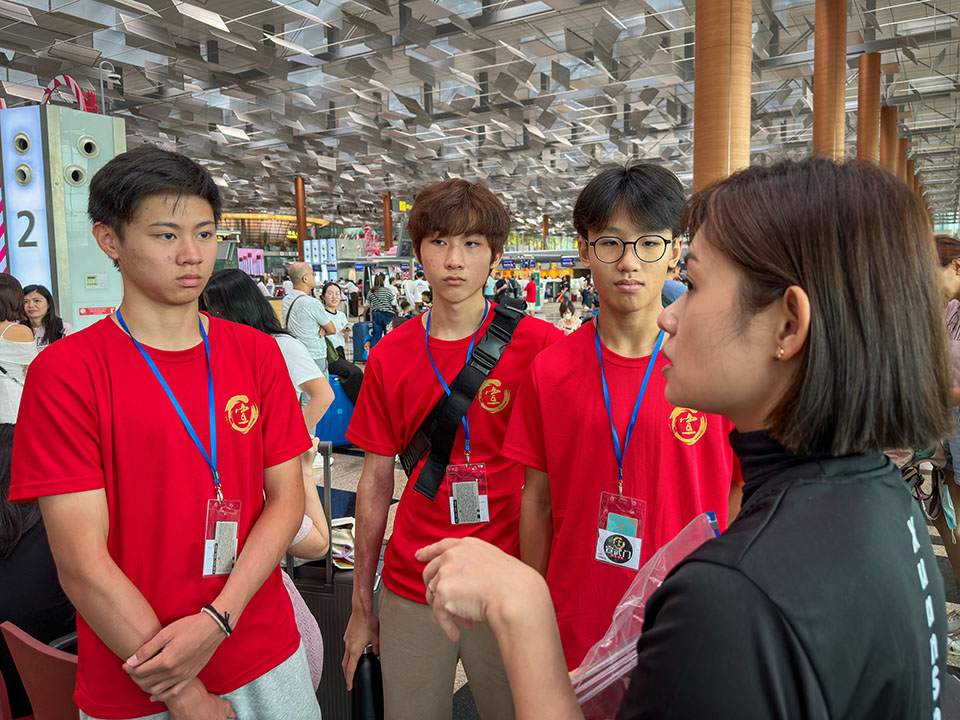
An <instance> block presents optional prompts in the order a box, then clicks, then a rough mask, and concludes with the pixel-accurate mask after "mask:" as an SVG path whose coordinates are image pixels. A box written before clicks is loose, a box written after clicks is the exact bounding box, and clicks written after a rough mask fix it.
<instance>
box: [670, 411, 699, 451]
mask: <svg viewBox="0 0 960 720" xmlns="http://www.w3.org/2000/svg"><path fill="white" fill-rule="evenodd" d="M670 429H671V430H673V434H674V436H676V438H677V440H679V441H680V442H682V443H686V444H687V445H695V444H696V443H697V441H698V440H699V439H700V438H702V437H703V434H704V433H705V432H706V431H707V416H706V415H704V414H703V413H702V412H699V411H697V410H690V409H688V408H681V407H678V408H674V409H673V412H672V413H670Z"/></svg>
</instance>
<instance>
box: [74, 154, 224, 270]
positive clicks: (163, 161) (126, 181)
mask: <svg viewBox="0 0 960 720" xmlns="http://www.w3.org/2000/svg"><path fill="white" fill-rule="evenodd" d="M167 193H170V194H175V195H176V196H177V198H178V199H179V198H180V197H182V196H183V195H196V196H197V197H200V198H203V199H204V200H206V201H207V202H208V203H210V208H211V209H212V210H213V219H214V220H215V221H216V222H217V223H219V222H220V216H221V214H222V213H223V200H222V199H221V197H220V189H219V188H218V187H217V184H216V183H215V182H214V181H213V177H212V176H211V175H210V173H209V172H208V171H207V169H206V168H204V167H203V166H202V165H199V164H198V163H196V162H194V161H193V160H191V159H190V158H188V157H187V156H186V155H181V154H180V153H175V152H170V151H169V150H163V149H161V148H158V147H157V146H155V145H141V146H140V147H138V148H135V149H133V150H128V151H127V152H125V153H121V154H120V155H117V156H116V157H115V158H113V159H112V160H111V161H110V162H108V163H107V164H106V165H104V166H103V167H102V168H100V169H99V170H98V171H97V173H96V175H94V176H93V179H92V180H91V181H90V199H89V200H88V201H87V215H89V216H90V220H92V221H93V222H94V223H103V224H104V225H106V226H108V227H109V228H110V229H112V230H113V231H114V232H115V233H116V234H117V237H118V239H119V240H121V241H122V240H123V226H124V225H126V224H127V223H129V222H130V221H131V220H133V217H134V215H136V214H137V210H139V209H140V204H141V203H142V202H143V201H144V199H146V198H147V197H149V196H151V195H157V194H167ZM114 265H116V262H114Z"/></svg>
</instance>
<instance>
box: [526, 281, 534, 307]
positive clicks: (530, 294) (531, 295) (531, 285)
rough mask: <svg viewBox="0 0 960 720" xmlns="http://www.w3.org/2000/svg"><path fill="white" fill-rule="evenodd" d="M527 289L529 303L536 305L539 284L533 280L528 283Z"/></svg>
mask: <svg viewBox="0 0 960 720" xmlns="http://www.w3.org/2000/svg"><path fill="white" fill-rule="evenodd" d="M525 289H526V291H527V302H528V303H535V302H536V301H537V284H536V283H535V282H534V281H533V280H531V281H530V282H528V283H527V287H526V288H525Z"/></svg>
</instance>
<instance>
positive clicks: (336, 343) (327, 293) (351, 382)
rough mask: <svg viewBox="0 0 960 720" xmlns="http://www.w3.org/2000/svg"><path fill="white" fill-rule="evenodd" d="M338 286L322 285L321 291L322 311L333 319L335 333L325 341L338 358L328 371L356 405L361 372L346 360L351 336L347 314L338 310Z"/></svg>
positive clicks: (332, 284) (361, 378)
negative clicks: (333, 349) (327, 341)
mask: <svg viewBox="0 0 960 720" xmlns="http://www.w3.org/2000/svg"><path fill="white" fill-rule="evenodd" d="M341 297H342V296H341V291H340V286H339V285H337V283H335V282H327V283H324V284H323V291H322V294H321V296H320V299H321V300H322V301H323V309H324V310H326V311H327V314H329V315H330V317H331V318H332V319H333V326H334V327H335V328H336V329H337V332H336V333H335V334H333V335H327V340H329V341H330V344H331V345H333V347H334V348H336V350H337V355H339V356H340V357H339V358H338V359H337V360H335V361H334V362H332V363H330V364H329V366H328V369H329V371H330V372H332V373H333V374H334V375H336V376H337V378H339V380H340V387H342V388H343V392H344V393H346V395H347V397H348V398H350V402H352V403H353V404H354V405H356V404H357V398H358V397H360V386H361V384H362V383H363V370H361V369H360V368H359V367H357V366H356V365H354V364H353V363H352V362H350V361H349V360H347V355H346V349H345V348H346V345H347V340H348V339H349V338H350V336H351V334H352V333H351V329H350V322H349V320H347V314H346V313H345V312H343V310H341V309H340V300H341Z"/></svg>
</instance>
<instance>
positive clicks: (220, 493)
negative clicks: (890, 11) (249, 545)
mask: <svg viewBox="0 0 960 720" xmlns="http://www.w3.org/2000/svg"><path fill="white" fill-rule="evenodd" d="M213 487H214V489H215V490H216V491H217V502H218V503H219V504H220V505H223V491H222V490H221V489H220V476H219V475H218V474H217V473H216V472H214V473H213Z"/></svg>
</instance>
